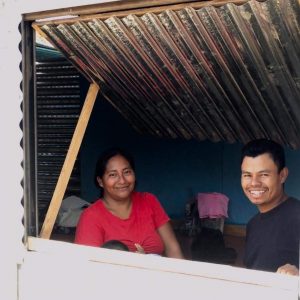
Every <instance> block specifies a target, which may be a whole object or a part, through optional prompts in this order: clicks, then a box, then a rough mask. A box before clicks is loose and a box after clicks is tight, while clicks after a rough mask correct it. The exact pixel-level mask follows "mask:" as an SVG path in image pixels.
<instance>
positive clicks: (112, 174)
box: [108, 173, 116, 177]
mask: <svg viewBox="0 0 300 300" xmlns="http://www.w3.org/2000/svg"><path fill="white" fill-rule="evenodd" d="M108 176H109V177H116V173H110V174H108Z"/></svg>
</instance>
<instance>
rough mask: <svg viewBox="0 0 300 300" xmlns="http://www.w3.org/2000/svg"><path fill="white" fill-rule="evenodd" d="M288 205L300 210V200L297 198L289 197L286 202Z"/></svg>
mask: <svg viewBox="0 0 300 300" xmlns="http://www.w3.org/2000/svg"><path fill="white" fill-rule="evenodd" d="M286 204H287V205H288V206H289V207H292V208H293V209H296V210H300V200H298V199H297V198H295V197H289V198H288V199H287V200H286Z"/></svg>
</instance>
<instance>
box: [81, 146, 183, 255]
mask: <svg viewBox="0 0 300 300" xmlns="http://www.w3.org/2000/svg"><path fill="white" fill-rule="evenodd" d="M134 170H135V168H134V161H133V159H132V157H131V156H130V155H129V154H128V153H127V152H126V151H124V150H122V149H119V148H111V149H109V150H107V151H105V152H104V153H103V154H102V155H101V156H100V157H99V159H98V162H97V165H96V171H95V183H96V185H97V186H98V187H100V189H101V191H102V195H101V198H100V199H99V200H97V201H96V202H95V203H94V204H92V205H91V206H90V207H88V208H86V209H85V210H84V212H83V213H82V214H81V217H80V220H79V222H78V225H77V229H76V236H75V243H78V244H83V245H89V246H97V247H99V246H101V245H102V244H103V243H105V242H106V241H108V240H119V241H121V242H123V243H124V244H125V245H127V246H128V248H129V250H130V251H132V252H142V253H143V252H144V253H146V254H149V253H152V254H160V255H166V256H168V257H173V258H183V255H182V252H181V249H180V246H179V243H178V242H177V240H176V237H175V234H174V232H173V229H172V227H171V224H170V222H169V221H170V219H169V217H168V216H167V214H166V213H165V211H164V209H163V208H162V206H161V205H160V203H159V201H158V200H157V198H156V197H155V196H154V195H152V194H150V193H145V192H144V193H142V192H136V191H135V190H134V188H135V182H136V179H135V172H134Z"/></svg>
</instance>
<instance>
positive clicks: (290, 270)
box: [277, 264, 299, 276]
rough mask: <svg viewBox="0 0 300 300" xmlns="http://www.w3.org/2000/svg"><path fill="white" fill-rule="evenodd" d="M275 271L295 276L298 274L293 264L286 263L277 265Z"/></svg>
mask: <svg viewBox="0 0 300 300" xmlns="http://www.w3.org/2000/svg"><path fill="white" fill-rule="evenodd" d="M277 273H280V274H287V275H295V276H297V275H299V269H298V268H297V267H296V266H294V265H290V264H286V265H284V266H281V267H279V268H278V269H277Z"/></svg>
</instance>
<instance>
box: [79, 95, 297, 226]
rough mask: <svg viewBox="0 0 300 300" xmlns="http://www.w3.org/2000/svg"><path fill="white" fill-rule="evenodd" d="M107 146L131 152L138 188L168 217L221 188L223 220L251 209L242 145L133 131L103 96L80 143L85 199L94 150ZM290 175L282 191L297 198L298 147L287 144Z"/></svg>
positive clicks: (234, 220) (242, 218) (240, 217)
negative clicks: (242, 173) (153, 197)
mask: <svg viewBox="0 0 300 300" xmlns="http://www.w3.org/2000/svg"><path fill="white" fill-rule="evenodd" d="M110 146H121V147H125V148H126V149H128V150H129V151H130V152H131V153H132V154H133V155H134V157H135V161H136V175H137V181H138V184H137V190H140V191H148V192H152V193H154V194H155V195H156V196H157V197H158V198H159V200H160V201H161V203H162V205H163V206H164V208H165V209H166V211H167V212H168V214H169V216H170V217H171V218H183V216H184V206H185V203H186V201H187V200H188V199H189V198H190V197H191V196H193V195H195V194H196V193H198V192H220V193H224V194H226V195H227V196H228V197H229V198H230V202H229V211H228V213H229V218H228V219H227V221H226V222H227V223H231V224H245V223H246V222H247V221H248V220H249V218H250V217H251V216H252V215H254V214H255V213H256V211H257V210H256V207H255V206H253V205H252V204H250V203H249V201H248V200H247V199H246V197H245V196H244V195H243V192H242V190H241V187H240V149H241V144H238V143H237V144H226V143H223V142H220V143H211V142H208V141H204V142H199V141H194V140H193V141H185V140H180V139H176V140H168V139H157V138H153V137H145V136H141V135H139V134H138V133H136V132H135V131H134V130H133V129H132V128H131V127H130V125H129V124H128V122H127V121H126V120H125V119H124V118H123V117H122V116H121V115H120V114H119V113H118V112H116V111H115V110H114V109H113V108H112V107H111V106H110V105H109V104H108V103H107V102H106V100H103V99H100V98H99V99H97V102H96V104H95V107H94V110H93V113H92V116H91V120H90V123H89V125H88V128H87V131H86V134H85V137H84V141H83V144H82V147H81V153H80V157H81V177H82V180H81V190H82V197H83V198H84V199H85V200H87V201H94V200H96V199H97V198H98V189H97V188H96V187H95V186H94V184H93V173H94V166H95V163H96V161H97V157H98V155H99V153H100V152H101V151H102V150H104V149H105V148H107V147H110ZM287 163H288V165H290V166H291V170H290V174H291V176H290V177H291V178H289V179H288V181H287V184H286V190H287V191H288V193H289V194H290V195H294V196H296V197H298V198H300V187H299V183H298V178H300V170H299V168H297V166H299V165H300V152H299V151H292V150H289V149H287Z"/></svg>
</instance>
